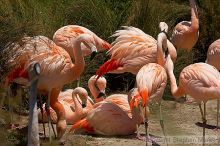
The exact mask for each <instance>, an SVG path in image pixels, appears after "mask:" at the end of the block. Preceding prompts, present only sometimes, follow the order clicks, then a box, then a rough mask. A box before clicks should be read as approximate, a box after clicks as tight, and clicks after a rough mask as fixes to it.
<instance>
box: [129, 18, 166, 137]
mask: <svg viewBox="0 0 220 146" xmlns="http://www.w3.org/2000/svg"><path fill="white" fill-rule="evenodd" d="M160 29H161V30H164V29H165V30H168V26H167V25H166V23H164V22H161V23H160ZM166 50H167V36H166V34H165V33H164V32H161V33H159V35H158V38H157V58H156V59H157V62H156V63H148V64H146V65H144V66H143V67H142V68H141V69H140V70H139V71H138V73H137V75H136V87H137V89H138V93H137V95H134V96H141V97H142V98H143V100H142V101H143V103H142V104H143V106H145V112H146V106H148V103H149V100H153V101H155V102H156V103H158V104H159V112H160V125H161V128H162V131H163V134H164V135H165V130H164V124H163V118H162V113H161V112H162V111H161V100H162V96H163V93H164V89H165V87H166V83H167V74H166V70H165V69H164V66H165V61H166V60H165V52H166ZM144 99H146V100H144ZM132 102H133V101H132ZM132 102H131V105H132V104H133V103H132ZM144 123H145V128H146V134H147V136H148V132H147V128H148V116H146V113H145V115H144ZM165 138H166V135H165Z"/></svg>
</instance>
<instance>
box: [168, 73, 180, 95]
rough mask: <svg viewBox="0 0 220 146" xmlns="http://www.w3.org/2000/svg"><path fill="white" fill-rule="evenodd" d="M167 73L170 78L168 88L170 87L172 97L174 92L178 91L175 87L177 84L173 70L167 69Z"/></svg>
mask: <svg viewBox="0 0 220 146" xmlns="http://www.w3.org/2000/svg"><path fill="white" fill-rule="evenodd" d="M167 74H168V76H169V78H170V88H171V93H172V95H173V96H174V97H176V93H177V91H178V87H177V84H176V78H175V75H174V73H173V70H168V71H167Z"/></svg>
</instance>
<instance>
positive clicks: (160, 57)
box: [157, 32, 167, 66]
mask: <svg viewBox="0 0 220 146" xmlns="http://www.w3.org/2000/svg"><path fill="white" fill-rule="evenodd" d="M163 46H164V47H165V48H167V37H166V34H165V33H163V32H162V33H160V34H159V35H158V37H157V63H158V64H159V65H161V66H164V65H165V57H164V53H163Z"/></svg>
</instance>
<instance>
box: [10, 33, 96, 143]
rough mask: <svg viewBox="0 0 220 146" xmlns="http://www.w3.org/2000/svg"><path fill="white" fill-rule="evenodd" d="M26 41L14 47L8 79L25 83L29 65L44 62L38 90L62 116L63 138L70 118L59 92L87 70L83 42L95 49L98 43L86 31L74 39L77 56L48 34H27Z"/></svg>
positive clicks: (60, 130)
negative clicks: (67, 119)
mask: <svg viewBox="0 0 220 146" xmlns="http://www.w3.org/2000/svg"><path fill="white" fill-rule="evenodd" d="M23 42H24V43H23V44H17V45H15V47H14V48H12V49H13V50H14V54H13V55H12V56H11V57H12V58H11V59H9V60H8V62H7V64H9V65H10V67H11V68H12V69H11V70H10V72H9V73H8V77H7V82H9V83H10V82H17V83H20V84H25V81H26V80H25V79H27V78H28V74H27V67H28V66H30V65H31V64H33V63H35V62H38V63H39V64H40V66H41V71H42V72H41V75H40V76H39V82H38V86H37V88H38V92H39V93H41V94H45V95H47V96H48V100H51V103H50V105H51V107H52V108H53V109H54V110H55V111H56V114H57V117H58V120H57V124H56V128H57V136H58V139H60V140H61V138H62V136H63V134H64V133H65V130H66V120H65V110H64V108H63V106H62V104H60V102H59V101H58V95H59V93H60V91H61V88H62V86H63V85H64V84H67V83H70V82H71V81H74V80H76V79H77V78H78V77H79V76H80V74H81V73H82V72H83V70H84V66H85V61H84V58H83V55H82V51H81V44H82V43H83V44H85V45H86V46H88V47H89V48H90V49H91V48H93V49H94V48H96V43H95V41H94V39H91V36H89V35H88V34H82V35H80V36H78V37H77V39H75V40H74V41H72V44H73V45H74V46H75V47H74V48H73V52H74V53H73V54H71V55H73V56H70V55H69V54H68V53H67V51H66V50H64V49H63V48H61V47H59V46H57V45H56V44H55V43H53V42H52V41H51V40H50V39H48V38H47V37H44V36H35V37H25V38H24V39H23ZM10 49H11V48H10ZM71 57H72V58H74V59H75V64H73V63H72V61H71Z"/></svg>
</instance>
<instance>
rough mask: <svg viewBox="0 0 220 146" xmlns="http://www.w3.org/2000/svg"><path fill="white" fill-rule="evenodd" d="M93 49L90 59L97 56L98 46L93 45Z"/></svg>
mask: <svg viewBox="0 0 220 146" xmlns="http://www.w3.org/2000/svg"><path fill="white" fill-rule="evenodd" d="M91 51H92V53H91V55H90V61H91V60H93V59H94V58H95V56H96V55H97V49H96V47H95V46H93V47H92V48H91Z"/></svg>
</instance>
